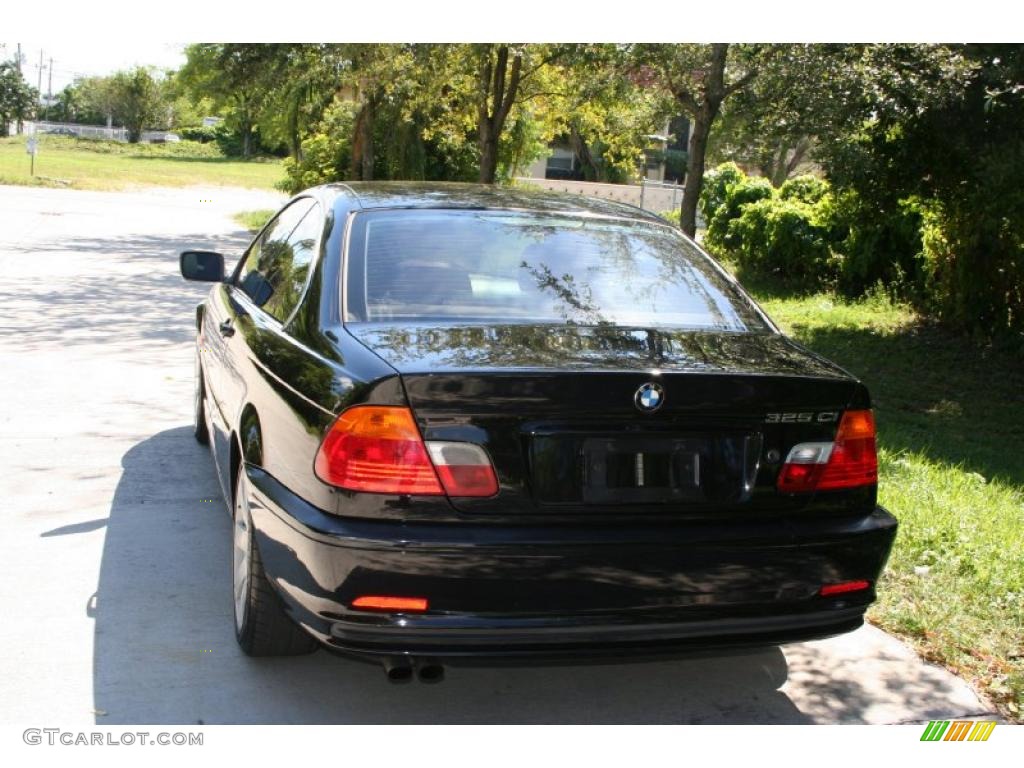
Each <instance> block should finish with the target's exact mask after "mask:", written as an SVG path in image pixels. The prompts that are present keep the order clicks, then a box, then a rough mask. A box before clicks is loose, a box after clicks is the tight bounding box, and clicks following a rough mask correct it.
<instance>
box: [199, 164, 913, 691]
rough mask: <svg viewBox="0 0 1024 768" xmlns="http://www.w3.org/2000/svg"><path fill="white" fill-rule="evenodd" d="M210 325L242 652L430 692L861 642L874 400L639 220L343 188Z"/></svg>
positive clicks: (206, 435) (211, 386) (212, 314)
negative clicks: (579, 669)
mask: <svg viewBox="0 0 1024 768" xmlns="http://www.w3.org/2000/svg"><path fill="white" fill-rule="evenodd" d="M181 271H182V274H183V275H184V276H185V277H186V278H188V279H191V280H204V281H209V282H211V283H212V284H213V285H212V287H211V289H210V292H209V294H208V296H207V298H206V300H205V301H204V302H203V303H202V304H200V305H199V306H198V307H197V311H196V328H197V344H196V365H195V371H196V377H195V402H194V406H195V434H196V437H197V438H198V439H199V440H200V442H203V443H209V444H210V447H211V449H212V454H213V458H214V465H215V467H216V471H217V476H218V478H219V480H220V483H221V487H222V489H223V492H224V498H225V499H226V500H227V506H228V509H229V511H230V513H231V515H232V517H233V520H234V528H233V530H234V562H233V573H234V577H233V579H234V582H233V591H234V617H235V630H236V635H237V638H238V642H239V643H240V645H241V647H242V649H243V650H244V651H245V652H246V653H249V654H253V655H275V654H292V653H301V652H307V651H310V650H313V649H315V648H317V647H318V646H319V645H324V646H328V647H330V648H332V649H335V650H338V651H342V652H346V653H349V654H354V655H357V656H359V657H361V658H369V659H375V660H378V661H381V662H382V663H383V664H384V667H385V669H386V670H387V671H388V676H389V678H390V679H393V680H407V679H410V678H411V677H412V676H413V673H414V670H417V669H418V670H419V676H420V678H421V679H423V680H437V679H440V677H441V676H442V673H443V666H444V664H446V663H449V662H452V661H457V660H460V659H466V658H475V659H494V658H508V657H515V658H521V659H538V660H539V659H549V658H569V659H573V660H577V659H581V658H585V657H591V656H593V657H604V656H609V655H614V656H617V657H619V658H632V657H634V656H639V655H644V654H675V653H680V652H685V651H688V650H690V649H692V648H695V647H714V648H717V647H722V646H726V645H732V644H775V643H781V642H788V641H794V640H802V639H808V638H816V637H822V636H826V635H831V634H835V633H840V632H845V631H848V630H851V629H854V628H856V627H858V626H860V624H861V622H862V618H863V614H864V611H865V609H866V608H867V607H868V605H869V604H870V603H871V602H872V600H873V599H874V597H875V591H874V590H875V584H876V580H877V579H878V576H879V574H880V572H881V570H882V567H883V565H884V564H885V561H886V558H887V556H888V553H889V549H890V546H891V545H892V542H893V538H894V536H895V533H896V521H895V519H894V518H893V517H892V516H891V515H889V514H888V513H887V512H886V511H885V510H883V509H882V508H880V507H879V506H878V505H877V501H876V491H877V458H876V450H875V423H874V418H873V415H872V411H871V402H870V398H869V395H868V391H867V389H866V388H865V386H864V385H863V384H862V383H861V382H859V381H858V380H857V379H856V378H855V377H853V376H852V375H850V374H849V373H847V372H846V371H844V370H842V369H841V368H839V367H838V366H836V365H834V364H833V363H830V362H829V361H827V360H825V359H823V358H821V357H820V356H818V355H816V354H814V353H813V352H810V351H808V350H807V349H805V348H803V347H801V346H800V345H798V344H796V343H795V342H793V341H791V340H790V339H788V338H786V337H785V336H784V335H783V334H782V333H780V332H779V330H778V328H777V327H776V326H775V325H774V324H773V323H772V321H771V320H770V319H769V318H768V317H767V316H766V315H765V314H764V312H763V311H762V310H761V309H760V308H759V307H758V306H757V305H756V304H755V303H754V301H753V300H751V299H750V297H749V296H748V295H747V294H746V293H745V292H744V291H743V289H742V288H741V287H740V286H739V285H738V284H737V282H736V281H735V280H734V279H733V278H732V277H731V276H730V275H729V274H728V273H727V272H726V271H724V270H723V269H722V268H721V267H720V266H719V265H718V264H717V263H716V262H715V261H714V260H713V259H712V258H711V257H709V256H708V255H707V254H706V253H704V252H703V251H702V250H701V249H700V248H699V247H697V246H696V245H695V244H694V243H693V242H692V241H691V240H689V239H688V238H686V237H684V236H683V235H682V234H680V232H679V231H678V230H677V229H675V228H674V227H671V226H669V225H668V224H667V223H666V222H664V221H663V220H661V219H659V218H658V217H656V216H653V215H651V214H648V213H646V212H643V211H641V210H639V209H636V208H633V207H630V206H626V205H622V204H618V203H612V202H608V201H602V200H598V199H593V198H584V197H575V196H562V195H556V194H552V193H541V192H526V191H520V190H514V189H500V188H494V187H477V186H469V185H442V184H434V185H414V184H351V185H343V184H331V185H326V186H323V187H318V188H315V189H311V190H308V191H306V192H303V193H301V194H299V195H297V196H296V197H294V198H293V199H292V200H290V201H289V202H288V204H287V205H285V206H284V207H283V208H282V209H281V210H280V211H279V212H278V213H277V214H276V215H275V216H274V217H273V219H272V220H271V221H270V222H268V223H267V225H266V226H265V227H264V228H263V230H262V231H261V232H260V233H259V235H258V236H257V237H256V238H255V239H254V240H253V241H252V243H251V245H250V246H249V247H248V249H247V250H246V251H245V253H244V254H243V255H242V258H241V260H240V261H239V262H238V264H237V265H236V266H235V267H234V268H233V270H232V271H231V273H230V274H227V275H226V274H225V269H224V260H223V257H222V255H220V254H218V253H213V252H208V251H187V252H185V253H183V254H182V256H181Z"/></svg>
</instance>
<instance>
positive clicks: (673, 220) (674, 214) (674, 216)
mask: <svg viewBox="0 0 1024 768" xmlns="http://www.w3.org/2000/svg"><path fill="white" fill-rule="evenodd" d="M658 215H659V216H661V218H663V219H664V220H665V221H667V222H668V223H669V224H672V225H673V226H676V227H678V226H679V209H678V208H674V209H673V210H671V211H662V212H661V213H659V214H658Z"/></svg>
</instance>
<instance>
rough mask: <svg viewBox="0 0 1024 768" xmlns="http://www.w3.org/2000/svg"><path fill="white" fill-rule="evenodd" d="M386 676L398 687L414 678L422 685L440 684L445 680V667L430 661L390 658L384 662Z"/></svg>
mask: <svg viewBox="0 0 1024 768" xmlns="http://www.w3.org/2000/svg"><path fill="white" fill-rule="evenodd" d="M384 675H385V676H386V677H387V679H388V682H389V683H394V684H396V685H397V684H401V683H410V682H412V679H413V677H414V676H415V677H416V678H418V679H419V681H420V682H421V683H426V684H432V683H440V682H441V681H442V680H444V665H442V664H440V663H438V662H436V661H433V660H430V659H415V660H410V659H407V658H404V657H396V658H388V659H385V660H384Z"/></svg>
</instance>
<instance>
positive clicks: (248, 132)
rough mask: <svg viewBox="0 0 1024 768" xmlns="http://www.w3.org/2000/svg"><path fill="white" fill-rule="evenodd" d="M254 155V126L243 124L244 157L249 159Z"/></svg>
mask: <svg viewBox="0 0 1024 768" xmlns="http://www.w3.org/2000/svg"><path fill="white" fill-rule="evenodd" d="M251 155H252V126H251V125H249V124H248V123H243V124H242V157H244V158H246V159H248V158H249V157H250V156H251Z"/></svg>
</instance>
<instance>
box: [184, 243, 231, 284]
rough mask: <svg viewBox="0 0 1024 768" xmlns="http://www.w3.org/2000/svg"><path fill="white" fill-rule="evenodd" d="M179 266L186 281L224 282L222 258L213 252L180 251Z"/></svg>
mask: <svg viewBox="0 0 1024 768" xmlns="http://www.w3.org/2000/svg"><path fill="white" fill-rule="evenodd" d="M180 265H181V276H182V277H184V278H185V279H186V280H199V281H200V282H204V283H222V282H224V257H223V256H222V255H221V254H219V253H215V252H214V251H182V252H181V262H180Z"/></svg>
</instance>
